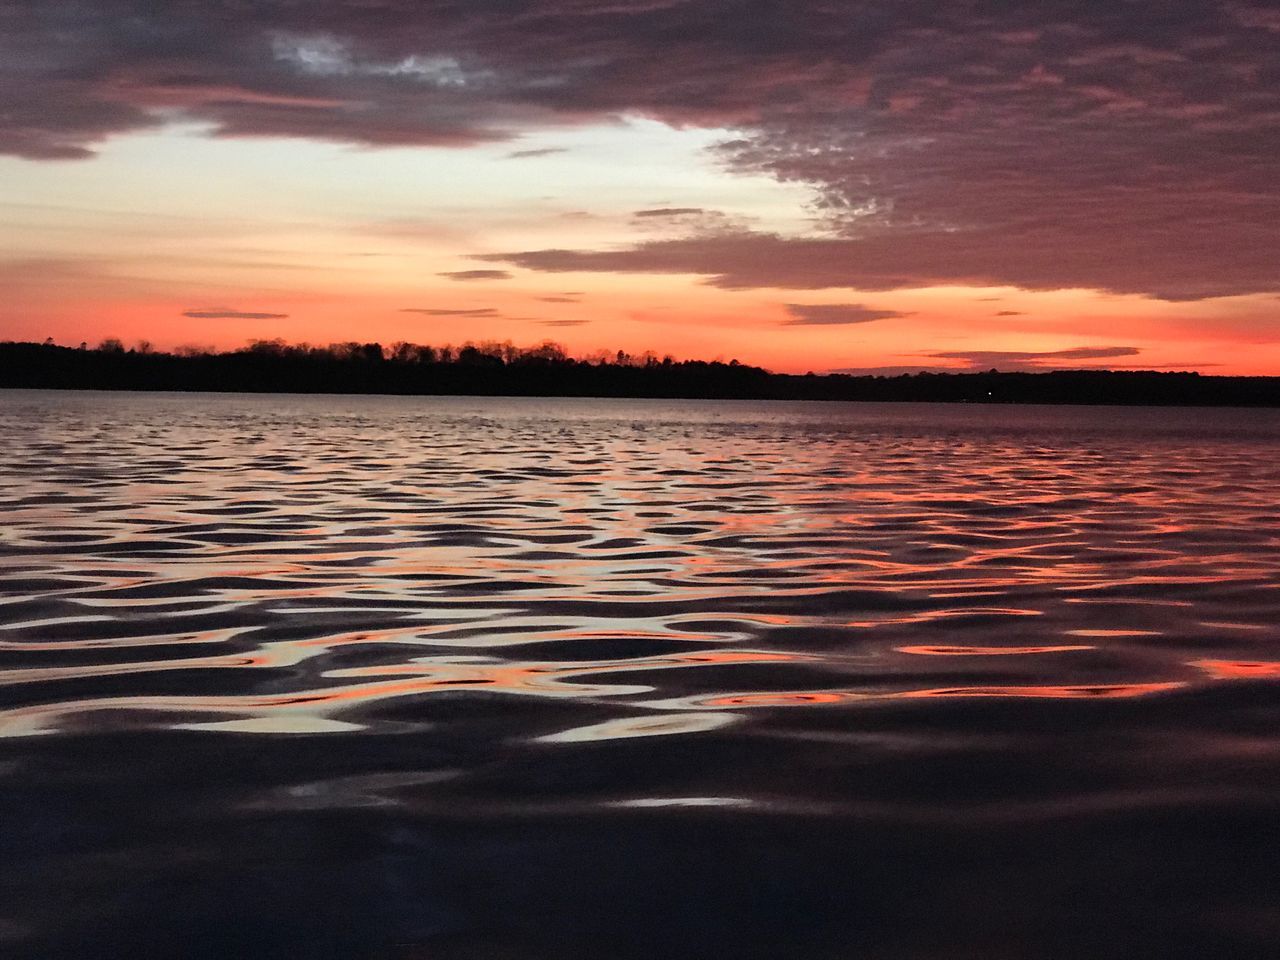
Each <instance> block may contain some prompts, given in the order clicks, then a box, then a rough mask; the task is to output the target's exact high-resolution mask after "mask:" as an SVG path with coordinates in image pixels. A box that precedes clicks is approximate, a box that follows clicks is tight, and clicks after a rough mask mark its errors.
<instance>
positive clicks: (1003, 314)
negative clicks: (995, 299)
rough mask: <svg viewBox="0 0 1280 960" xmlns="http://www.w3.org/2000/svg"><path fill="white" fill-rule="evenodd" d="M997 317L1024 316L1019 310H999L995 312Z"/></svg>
mask: <svg viewBox="0 0 1280 960" xmlns="http://www.w3.org/2000/svg"><path fill="white" fill-rule="evenodd" d="M996 316H997V317H1022V316H1025V314H1024V313H1023V312H1022V311H1021V310H999V311H997V312H996Z"/></svg>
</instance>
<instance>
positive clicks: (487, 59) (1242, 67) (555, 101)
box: [0, 0, 1280, 374]
mask: <svg viewBox="0 0 1280 960" xmlns="http://www.w3.org/2000/svg"><path fill="white" fill-rule="evenodd" d="M1277 224H1280V4H1277V3H1275V2H1262V0H1107V2H1094V0H1071V2H1068V0H1020V2H1017V3H1013V2H1008V0H999V2H997V0H947V2H945V3H943V2H937V0H875V2H862V0H848V2H839V0H768V2H766V0H332V2H315V3H298V2H258V0H209V2H203V0H202V2H194V0H184V2H167V0H137V2H129V0H90V2H78V0H0V290H2V291H3V296H2V297H0V339H14V340H44V339H45V338H47V337H52V338H53V339H54V340H55V341H56V342H58V343H63V344H68V345H73V346H74V345H76V344H78V343H79V342H81V341H87V342H89V343H90V344H91V345H92V344H95V343H97V342H98V341H100V340H102V339H103V338H106V337H117V338H120V339H122V340H124V341H125V342H126V343H133V342H136V341H139V340H146V341H149V342H151V343H152V344H154V345H155V346H157V347H159V348H173V347H178V346H198V347H216V348H220V349H227V348H235V347H239V346H242V345H244V344H245V343H246V342H247V341H249V340H251V339H258V338H263V339H268V338H275V337H281V338H284V339H285V340H288V341H292V342H300V341H307V342H312V343H321V344H323V343H329V342H334V341H348V340H358V341H361V342H365V341H371V340H377V341H380V342H382V343H384V344H390V343H393V342H395V341H399V340H409V341H413V342H417V343H426V344H435V345H440V344H444V343H454V344H460V343H462V342H464V341H467V340H476V341H483V340H512V341H514V342H516V343H517V344H530V343H536V342H539V341H542V340H546V339H552V340H555V341H557V342H559V343H562V344H564V345H565V346H566V347H567V348H568V349H569V350H570V351H571V352H573V353H576V354H580V355H585V354H590V353H592V352H594V351H597V350H600V349H609V350H617V349H623V350H627V351H628V352H632V353H641V352H643V351H646V350H652V351H654V352H656V353H657V354H659V355H663V354H672V355H675V356H676V357H680V358H702V359H714V358H722V359H730V358H737V359H739V360H741V361H743V362H746V363H755V364H759V365H762V366H765V367H768V368H770V369H773V370H777V371H785V372H806V371H809V370H812V371H815V372H825V371H830V370H850V371H876V372H885V373H897V372H905V371H913V370H921V369H956V370H965V369H989V368H991V367H996V368H998V369H1002V370H1015V369H1031V370H1035V369H1053V368H1086V367H1107V368H1112V369H1130V368H1151V369H1177V370H1201V371H1203V372H1205V373H1230V374H1280V229H1278V228H1277Z"/></svg>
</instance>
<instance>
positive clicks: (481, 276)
mask: <svg viewBox="0 0 1280 960" xmlns="http://www.w3.org/2000/svg"><path fill="white" fill-rule="evenodd" d="M440 276H442V277H448V278H449V279H450V280H510V279H511V273H510V272H509V271H507V270H451V271H449V272H447V273H442V274H440Z"/></svg>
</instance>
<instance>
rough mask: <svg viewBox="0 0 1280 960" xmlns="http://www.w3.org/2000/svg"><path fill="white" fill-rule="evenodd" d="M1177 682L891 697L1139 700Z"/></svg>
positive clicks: (942, 691)
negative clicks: (1130, 698)
mask: <svg viewBox="0 0 1280 960" xmlns="http://www.w3.org/2000/svg"><path fill="white" fill-rule="evenodd" d="M1185 686H1186V684H1185V683H1182V682H1181V681H1176V680H1175V681H1168V682H1164V683H1097V684H1072V685H1061V686H1009V687H1005V686H1000V687H941V688H939V689H936V690H906V691H903V692H902V693H893V694H889V695H888V696H889V697H891V698H914V697H1033V698H1037V699H1038V698H1047V699H1052V700H1084V699H1088V700H1103V699H1106V700H1114V699H1121V698H1124V697H1143V696H1146V695H1147V694H1150V693H1163V692H1165V691H1167V690H1176V689H1178V688H1179V687H1185Z"/></svg>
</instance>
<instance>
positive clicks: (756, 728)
mask: <svg viewBox="0 0 1280 960" xmlns="http://www.w3.org/2000/svg"><path fill="white" fill-rule="evenodd" d="M0 442H2V444H3V450H4V457H3V460H2V462H0V516H2V517H3V523H2V524H0V824H2V825H3V826H2V827H0V953H2V954H3V955H5V956H7V957H14V958H19V957H21V958H26V957H31V958H37V957H38V958H76V960H82V958H96V957H131V958H132V957H138V958H166V957H193V958H215V957H217V958H250V957H272V958H275V957H280V958H285V957H289V958H294V957H297V958H303V957H305V958H308V960H319V958H335V960H337V958H343V960H346V958H361V960H363V958H371V960H426V958H433V960H434V958H444V960H455V958H459V960H471V958H477V960H478V958H491V960H506V958H512V960H515V958H521V960H524V958H528V960H544V958H545V960H560V958H577V957H583V958H593V960H610V958H619V960H630V958H704V957H705V958H712V957H715V958H720V957H751V958H756V957H759V958H774V957H778V958H791V957H801V956H803V957H805V958H807V960H826V958H831V960H836V958H841V960H847V958H859V960H861V958H868V960H888V958H893V960H897V958H903V960H907V958H910V960H944V958H946V960H955V958H982V960H1003V958H1036V960H1039V958H1077V957H1078V958H1090V960H1097V958H1134V957H1159V958H1170V957H1186V958H1211V957H1212V958H1217V957H1228V956H1230V957H1254V956H1256V957H1260V958H1261V957H1275V956H1277V955H1280V910H1278V909H1277V904H1278V903H1280V872H1278V871H1277V868H1276V863H1277V854H1280V844H1278V843H1277V840H1278V839H1280V838H1278V836H1277V827H1276V822H1277V815H1278V814H1280V683H1278V681H1280V411H1267V410H1249V411H1245V410H1231V409H1218V410H1197V409H1177V410H1172V409H1149V408H1141V409H1137V408H1135V409H1120V408H1098V407H1054V408H1049V407H1012V406H999V405H991V406H987V405H983V406H965V405H958V406H941V405H914V404H902V405H880V404H863V405H854V404H802V403H757V402H677V401H622V400H528V399H521V400H516V399H501V398H494V399H486V398H428V397H421V398H419V397H412V398H409V397H395V398H393V397H347V396H324V397H300V396H271V395H261V396H246V395H210V394H198V395H196V394H193V395H180V394H107V393H87V392H85V393H74V392H68V393H56V392H49V393H42V392H21V391H8V392H0Z"/></svg>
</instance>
